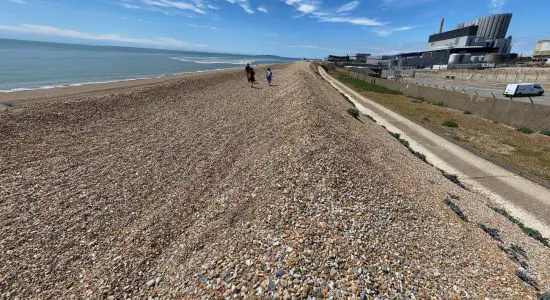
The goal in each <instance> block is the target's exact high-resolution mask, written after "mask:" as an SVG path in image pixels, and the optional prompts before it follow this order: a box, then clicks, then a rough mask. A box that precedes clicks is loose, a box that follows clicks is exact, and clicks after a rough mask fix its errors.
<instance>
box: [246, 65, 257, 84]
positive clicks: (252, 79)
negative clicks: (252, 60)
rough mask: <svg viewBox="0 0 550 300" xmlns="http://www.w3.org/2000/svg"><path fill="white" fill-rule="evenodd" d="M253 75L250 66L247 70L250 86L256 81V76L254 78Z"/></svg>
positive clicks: (254, 73)
mask: <svg viewBox="0 0 550 300" xmlns="http://www.w3.org/2000/svg"><path fill="white" fill-rule="evenodd" d="M254 75H256V72H254V68H250V72H248V82H250V83H252V86H251V87H254V83H256V78H254Z"/></svg>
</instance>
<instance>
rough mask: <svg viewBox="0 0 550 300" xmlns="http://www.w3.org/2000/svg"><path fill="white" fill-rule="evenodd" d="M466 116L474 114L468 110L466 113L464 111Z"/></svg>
mask: <svg viewBox="0 0 550 300" xmlns="http://www.w3.org/2000/svg"><path fill="white" fill-rule="evenodd" d="M464 114H465V115H471V114H472V112H471V111H469V110H466V111H464Z"/></svg>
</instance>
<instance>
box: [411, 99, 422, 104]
mask: <svg viewBox="0 0 550 300" xmlns="http://www.w3.org/2000/svg"><path fill="white" fill-rule="evenodd" d="M411 102H412V103H424V100H418V99H412V100H411Z"/></svg>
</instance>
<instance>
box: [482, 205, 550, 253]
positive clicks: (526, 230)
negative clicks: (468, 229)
mask: <svg viewBox="0 0 550 300" xmlns="http://www.w3.org/2000/svg"><path fill="white" fill-rule="evenodd" d="M490 208H491V209H492V210H494V211H495V212H497V213H499V214H501V215H503V216H505V217H506V218H507V219H508V220H510V222H512V223H514V224H516V225H517V226H518V227H519V228H520V229H521V230H522V231H523V232H524V233H525V234H526V235H528V236H530V237H532V238H534V239H535V240H537V241H539V242H541V243H542V244H544V245H545V246H547V247H550V241H549V240H548V239H546V238H544V237H543V236H542V234H541V233H540V232H539V231H538V230H536V229H533V228H530V227H527V226H525V224H523V222H521V221H520V220H518V219H516V218H514V217H513V216H512V215H510V214H509V213H508V211H506V210H505V209H503V208H499V207H490Z"/></svg>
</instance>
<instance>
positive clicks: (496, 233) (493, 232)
mask: <svg viewBox="0 0 550 300" xmlns="http://www.w3.org/2000/svg"><path fill="white" fill-rule="evenodd" d="M479 228H481V229H482V230H483V231H485V232H486V233H487V234H488V235H490V236H491V237H492V238H493V239H495V240H497V241H499V242H502V240H501V239H500V231H499V230H498V229H496V228H490V227H487V226H485V224H479Z"/></svg>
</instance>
